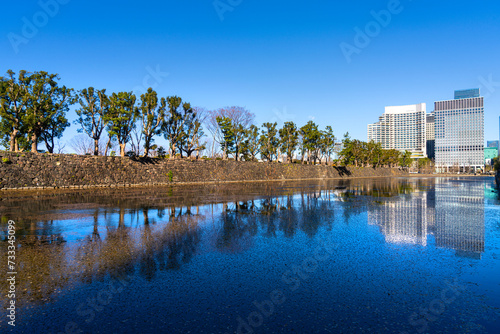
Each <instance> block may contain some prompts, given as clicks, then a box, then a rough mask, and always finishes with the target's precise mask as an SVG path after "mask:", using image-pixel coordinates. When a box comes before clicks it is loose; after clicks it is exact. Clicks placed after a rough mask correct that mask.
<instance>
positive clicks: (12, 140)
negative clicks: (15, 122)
mask: <svg viewBox="0 0 500 334" xmlns="http://www.w3.org/2000/svg"><path fill="white" fill-rule="evenodd" d="M18 132H19V131H18V130H17V129H14V130H13V131H12V133H11V135H10V151H11V152H12V151H14V150H15V151H16V152H17V151H18V150H16V137H17V133H18Z"/></svg>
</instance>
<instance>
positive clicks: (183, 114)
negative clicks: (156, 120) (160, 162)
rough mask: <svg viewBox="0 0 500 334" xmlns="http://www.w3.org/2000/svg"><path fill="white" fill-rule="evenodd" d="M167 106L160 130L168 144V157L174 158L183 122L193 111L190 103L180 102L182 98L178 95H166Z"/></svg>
mask: <svg viewBox="0 0 500 334" xmlns="http://www.w3.org/2000/svg"><path fill="white" fill-rule="evenodd" d="M167 103H168V108H167V112H166V119H165V122H164V123H163V126H162V131H163V133H164V136H165V138H166V139H167V140H168V141H169V145H170V159H174V158H175V153H176V151H177V149H178V145H179V144H180V143H179V141H180V139H181V136H182V131H183V130H184V123H185V122H186V120H187V119H188V118H189V117H190V114H192V113H193V109H192V108H191V104H189V103H186V102H185V103H182V99H181V98H180V97H178V96H171V97H167ZM181 105H182V108H181Z"/></svg>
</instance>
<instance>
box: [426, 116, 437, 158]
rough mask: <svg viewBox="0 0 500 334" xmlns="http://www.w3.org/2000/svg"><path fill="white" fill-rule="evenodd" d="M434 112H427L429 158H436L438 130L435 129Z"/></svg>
mask: <svg viewBox="0 0 500 334" xmlns="http://www.w3.org/2000/svg"><path fill="white" fill-rule="evenodd" d="M434 117H435V116H434V112H431V113H430V114H427V116H426V121H425V134H426V138H427V140H426V142H427V146H426V150H427V157H428V158H429V159H434V158H435V153H434V152H435V150H434V147H435V142H436V131H435V129H434Z"/></svg>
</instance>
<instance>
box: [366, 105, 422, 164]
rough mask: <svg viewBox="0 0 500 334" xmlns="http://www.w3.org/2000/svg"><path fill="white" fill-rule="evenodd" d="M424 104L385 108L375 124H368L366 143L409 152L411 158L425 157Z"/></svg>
mask: <svg viewBox="0 0 500 334" xmlns="http://www.w3.org/2000/svg"><path fill="white" fill-rule="evenodd" d="M425 124H426V105H425V103H420V104H412V105H407V106H393V107H386V108H385V112H384V114H383V115H382V116H380V117H379V121H378V122H377V123H373V124H368V141H371V140H373V141H374V142H376V143H381V144H382V148H383V149H386V150H390V149H396V150H398V151H401V152H404V151H410V152H411V153H412V158H425V157H427V147H426V146H427V138H426V125H425Z"/></svg>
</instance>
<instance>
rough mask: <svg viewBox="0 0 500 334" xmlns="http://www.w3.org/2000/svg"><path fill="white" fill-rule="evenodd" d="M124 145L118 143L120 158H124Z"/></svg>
mask: <svg viewBox="0 0 500 334" xmlns="http://www.w3.org/2000/svg"><path fill="white" fill-rule="evenodd" d="M125 145H126V144H125V143H120V156H122V157H124V156H125Z"/></svg>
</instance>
